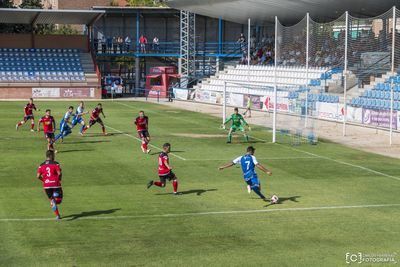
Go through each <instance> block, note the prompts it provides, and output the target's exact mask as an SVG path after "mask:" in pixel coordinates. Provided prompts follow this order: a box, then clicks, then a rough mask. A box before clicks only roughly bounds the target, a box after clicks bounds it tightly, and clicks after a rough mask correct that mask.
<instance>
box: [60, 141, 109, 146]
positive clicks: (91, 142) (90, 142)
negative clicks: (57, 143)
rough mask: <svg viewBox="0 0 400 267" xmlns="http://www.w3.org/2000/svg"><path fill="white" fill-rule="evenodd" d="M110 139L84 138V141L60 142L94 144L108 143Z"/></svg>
mask: <svg viewBox="0 0 400 267" xmlns="http://www.w3.org/2000/svg"><path fill="white" fill-rule="evenodd" d="M108 142H111V140H85V141H75V142H68V143H66V142H65V143H62V144H64V145H74V144H96V143H108Z"/></svg>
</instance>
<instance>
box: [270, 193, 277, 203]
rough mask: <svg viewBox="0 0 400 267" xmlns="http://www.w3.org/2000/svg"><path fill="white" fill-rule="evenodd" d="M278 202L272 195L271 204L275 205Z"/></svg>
mask: <svg viewBox="0 0 400 267" xmlns="http://www.w3.org/2000/svg"><path fill="white" fill-rule="evenodd" d="M278 201H279V198H278V196H277V195H273V196H272V197H271V203H272V204H276V203H278Z"/></svg>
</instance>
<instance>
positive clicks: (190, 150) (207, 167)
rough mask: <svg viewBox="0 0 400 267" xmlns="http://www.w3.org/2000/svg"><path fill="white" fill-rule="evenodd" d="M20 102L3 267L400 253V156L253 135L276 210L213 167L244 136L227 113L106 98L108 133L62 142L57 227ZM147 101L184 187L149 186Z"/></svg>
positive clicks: (231, 172)
mask: <svg viewBox="0 0 400 267" xmlns="http://www.w3.org/2000/svg"><path fill="white" fill-rule="evenodd" d="M24 104H25V102H1V104H0V114H1V117H0V127H1V131H0V147H1V160H0V170H1V171H0V266H345V265H346V253H357V252H362V253H399V252H400V251H399V248H400V246H399V245H400V241H399V240H400V232H399V230H400V228H399V222H400V206H399V204H400V197H399V196H400V194H399V192H400V180H399V178H398V177H399V176H400V175H399V169H400V162H399V160H397V159H392V158H387V157H383V156H378V155H374V154H370V153H365V152H361V151H357V150H353V149H350V148H346V147H343V146H341V145H338V144H334V143H330V142H320V143H319V144H318V145H316V146H310V145H302V146H298V147H291V146H289V145H279V144H271V143H270V142H262V141H260V140H256V142H255V143H253V144H252V145H254V146H255V147H256V149H257V150H256V154H255V156H256V157H257V158H258V159H259V161H260V163H262V164H264V165H265V166H267V168H270V169H271V170H272V172H273V176H271V177H266V175H265V174H263V173H261V172H260V171H259V172H258V173H259V176H260V179H261V183H262V191H263V192H264V193H267V194H270V193H275V194H277V195H278V196H279V197H280V198H281V200H282V203H281V204H279V205H273V206H267V204H268V203H264V202H263V201H261V200H259V199H257V197H256V195H255V194H254V193H252V194H250V195H249V194H248V193H247V190H246V186H245V184H244V182H243V179H242V177H241V172H240V169H239V168H235V167H233V168H230V169H226V170H223V171H218V170H217V167H218V166H219V165H221V164H223V163H226V162H229V161H230V160H232V159H233V158H235V157H236V156H239V155H242V154H244V151H245V148H246V146H247V145H248V144H247V143H241V142H242V138H237V137H236V138H234V143H233V144H231V145H228V144H226V143H225V142H226V137H225V134H226V133H225V132H224V131H223V130H221V129H219V125H220V123H221V120H220V119H218V118H214V117H210V116H208V115H206V114H200V113H194V112H189V111H183V110H179V109H171V108H169V107H167V106H163V105H155V104H150V103H143V102H104V103H103V107H104V112H105V114H106V116H107V118H106V119H105V120H104V122H105V124H106V125H107V126H109V127H111V128H108V132H109V133H111V135H109V136H102V135H101V134H100V133H101V129H100V126H98V125H95V126H94V127H93V128H91V129H89V130H88V131H87V135H86V136H84V137H81V136H79V135H78V128H75V129H74V130H73V133H72V134H71V135H70V136H69V137H67V138H66V139H65V141H64V143H62V144H57V146H56V148H57V149H58V150H59V153H58V154H57V160H58V161H59V162H60V163H61V166H62V168H63V188H64V200H63V203H62V205H61V207H60V211H61V214H62V216H63V220H62V221H60V222H56V221H55V220H54V219H53V217H54V216H53V214H52V212H51V210H50V207H49V203H48V201H47V199H46V197H45V195H44V193H43V190H42V188H41V184H40V182H39V181H38V180H37V179H36V177H35V174H36V169H37V166H38V165H39V164H40V163H41V162H42V161H43V160H44V152H45V148H46V144H45V141H44V139H43V133H42V132H41V133H37V132H35V133H32V132H30V131H29V126H28V125H24V126H23V127H21V128H20V129H19V130H18V131H15V127H14V126H15V124H16V123H17V121H18V120H20V119H21V115H22V113H23V106H24ZM36 104H37V106H38V107H40V108H41V111H40V112H36V113H35V117H36V120H37V119H38V118H39V117H40V116H41V115H42V114H43V110H44V109H46V108H50V109H52V111H53V116H54V117H55V118H56V120H57V124H58V123H59V120H60V119H61V117H62V115H63V114H64V112H65V111H66V108H67V106H69V105H70V104H73V105H74V106H76V105H77V103H75V102H74V101H72V102H37V103H36ZM86 105H87V109H89V110H90V109H92V108H93V107H94V105H95V102H87V103H86ZM141 109H143V110H144V111H145V112H146V113H147V115H148V116H149V117H150V134H151V135H152V138H153V140H152V142H151V144H153V145H154V146H156V147H161V145H162V144H163V143H164V142H170V143H171V144H172V150H173V153H174V155H171V157H170V160H171V165H172V166H173V168H174V172H175V173H176V174H177V176H178V178H179V182H180V184H179V186H180V188H179V191H181V192H183V194H182V195H180V196H173V195H171V192H172V185H171V184H170V183H169V184H167V186H166V188H155V187H152V188H150V189H149V190H147V189H146V183H147V181H148V180H150V179H156V178H157V154H156V153H155V152H158V151H157V149H154V148H153V150H152V154H151V155H145V154H143V153H142V152H141V150H140V143H139V142H138V141H137V140H136V139H135V138H134V137H136V131H135V129H134V126H133V118H134V117H135V116H136V114H137V112H138V111H139V110H141ZM86 119H88V118H87V117H86ZM86 121H88V120H86ZM57 127H58V126H57ZM252 128H253V131H252V132H251V135H252V136H254V137H256V138H258V139H264V140H268V141H269V140H271V136H270V132H269V131H268V130H266V129H263V128H262V127H257V126H253V127H252ZM253 140H254V139H253ZM153 153H154V154H153ZM184 159H185V160H184ZM344 163H346V164H344ZM362 167H365V168H362ZM47 219H48V220H47ZM398 257H400V256H398ZM397 260H398V261H400V259H399V258H397Z"/></svg>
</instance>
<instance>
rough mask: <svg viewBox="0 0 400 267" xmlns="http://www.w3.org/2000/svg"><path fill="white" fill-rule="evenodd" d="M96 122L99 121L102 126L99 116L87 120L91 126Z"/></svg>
mask: <svg viewBox="0 0 400 267" xmlns="http://www.w3.org/2000/svg"><path fill="white" fill-rule="evenodd" d="M96 122H98V123H100V124H101V125H102V126H103V121H102V120H101V119H100V118H97V119H90V121H89V126H90V127H92V126H93V125H95V124H96Z"/></svg>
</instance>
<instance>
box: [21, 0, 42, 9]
mask: <svg viewBox="0 0 400 267" xmlns="http://www.w3.org/2000/svg"><path fill="white" fill-rule="evenodd" d="M19 7H20V8H25V9H43V5H42V1H41V0H23V1H22V3H21V4H20V5H19Z"/></svg>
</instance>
